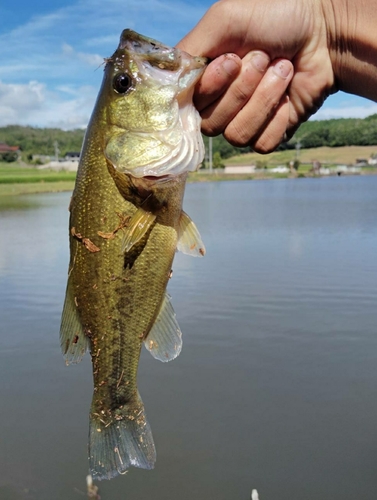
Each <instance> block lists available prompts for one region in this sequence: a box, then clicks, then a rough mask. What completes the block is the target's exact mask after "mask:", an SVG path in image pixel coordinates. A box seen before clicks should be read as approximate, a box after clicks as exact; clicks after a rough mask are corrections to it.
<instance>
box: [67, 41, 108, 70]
mask: <svg viewBox="0 0 377 500" xmlns="http://www.w3.org/2000/svg"><path fill="white" fill-rule="evenodd" d="M62 52H63V55H64V56H65V57H67V58H69V59H70V61H72V60H74V59H77V60H79V61H81V62H84V63H85V64H88V65H89V66H94V67H96V68H98V67H99V66H101V65H102V64H103V57H101V56H99V55H98V54H88V53H85V52H76V51H75V49H74V48H73V47H72V46H71V45H69V44H68V43H63V45H62Z"/></svg>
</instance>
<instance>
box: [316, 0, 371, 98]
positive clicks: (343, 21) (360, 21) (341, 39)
mask: <svg viewBox="0 0 377 500" xmlns="http://www.w3.org/2000/svg"><path fill="white" fill-rule="evenodd" d="M323 9H324V15H325V19H326V23H327V26H328V43H329V50H330V57H331V61H332V65H333V70H334V75H335V78H336V87H337V89H339V90H343V91H345V92H349V93H352V94H357V95H360V96H363V97H367V98H369V99H372V100H374V101H377V30H376V26H377V1H376V0H323Z"/></svg>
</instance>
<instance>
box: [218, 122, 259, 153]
mask: <svg viewBox="0 0 377 500" xmlns="http://www.w3.org/2000/svg"><path fill="white" fill-rule="evenodd" d="M224 137H225V139H226V140H227V141H228V142H229V143H230V144H232V146H236V147H239V148H242V147H244V146H247V145H248V144H249V142H250V139H251V137H252V133H251V131H250V130H249V129H248V127H246V126H245V125H244V124H239V123H237V121H234V122H231V123H230V124H229V126H228V127H227V128H226V129H225V131H224Z"/></svg>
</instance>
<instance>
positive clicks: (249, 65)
mask: <svg viewBox="0 0 377 500" xmlns="http://www.w3.org/2000/svg"><path fill="white" fill-rule="evenodd" d="M269 62H270V60H269V57H268V56H267V54H265V53H264V52H261V51H252V52H249V54H247V55H246V56H245V57H244V58H243V59H242V68H241V71H240V73H239V74H238V76H237V77H236V79H235V80H234V81H233V82H232V84H231V85H230V86H229V87H228V89H227V90H226V91H225V93H224V94H223V95H222V96H220V98H219V99H218V100H217V101H215V102H214V103H213V104H211V105H210V106H208V107H207V108H205V109H203V110H202V112H201V115H202V130H203V132H204V133H205V134H207V135H218V134H220V133H221V132H223V131H224V129H225V128H226V127H227V126H228V124H229V123H230V122H231V121H232V120H233V119H234V118H235V116H236V115H237V113H239V112H240V110H241V109H242V108H243V107H244V106H245V104H247V102H248V101H249V99H250V97H251V96H252V95H253V92H254V91H255V89H256V88H257V87H258V85H259V83H260V81H261V80H262V78H263V75H264V72H265V70H266V68H267V66H268V64H269Z"/></svg>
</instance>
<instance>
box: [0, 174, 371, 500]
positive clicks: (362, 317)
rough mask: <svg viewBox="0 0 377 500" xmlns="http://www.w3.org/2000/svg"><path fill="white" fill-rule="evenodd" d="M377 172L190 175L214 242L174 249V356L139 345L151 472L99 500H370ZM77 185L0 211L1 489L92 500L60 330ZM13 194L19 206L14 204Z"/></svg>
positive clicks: (79, 411)
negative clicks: (199, 248) (210, 179)
mask: <svg viewBox="0 0 377 500" xmlns="http://www.w3.org/2000/svg"><path fill="white" fill-rule="evenodd" d="M376 192H377V177H352V178H331V179H318V180H313V179H297V180H277V181H258V182H255V181H251V182H226V183H210V184H195V185H189V186H188V188H187V192H186V198H185V209H186V211H187V212H188V213H189V214H190V216H191V217H192V218H193V219H194V220H195V221H196V223H197V225H198V227H199V228H200V231H201V234H202V237H203V240H204V241H205V243H206V247H207V255H206V257H205V258H204V259H193V258H190V257H187V256H184V255H180V254H178V255H177V257H176V261H175V265H174V275H173V278H172V280H171V282H170V285H169V287H170V294H171V295H172V296H173V304H174V307H175V310H176V312H177V317H178V319H179V322H180V325H181V328H182V331H183V332H184V349H183V351H182V354H181V356H180V357H179V358H178V359H177V360H175V361H174V362H172V363H170V364H167V365H165V364H162V363H159V362H157V361H156V360H154V359H152V357H151V356H150V355H149V354H148V353H146V352H145V353H143V356H142V360H141V367H140V377H139V378H140V392H141V394H142V396H143V399H144V402H145V405H146V411H147V415H148V417H149V421H150V423H151V426H152V430H153V434H154V438H155V441H156V447H157V464H156V468H155V470H154V471H143V470H137V469H132V470H131V471H130V472H128V474H127V475H126V476H123V477H119V478H116V479H114V480H112V481H103V482H101V483H99V486H100V493H101V497H102V500H126V499H127V500H132V499H137V500H138V499H143V498H153V499H154V500H160V499H161V500H173V499H174V500H176V499H177V498H179V499H180V500H189V499H190V500H191V499H193V498H195V499H219V500H225V499H232V500H236V499H247V498H249V497H250V491H251V489H252V488H257V489H258V490H259V493H260V496H261V499H262V500H274V499H276V500H277V499H279V500H288V499H289V500H302V499H305V500H314V499H315V500H318V499H319V498H321V499H331V500H340V499H342V500H348V499H349V500H351V499H354V498H362V499H363V500H374V499H375V498H376V488H377V474H376V468H377V466H376V463H377V398H376V390H377V363H376V361H377V335H376V325H377V308H376V298H377V282H376V271H377V259H376V250H377V224H376V213H377V196H376ZM68 202H69V194H68V193H63V194H54V195H34V196H28V197H22V198H18V199H13V200H12V202H10V201H9V200H8V202H7V204H6V205H5V204H3V205H2V209H1V211H0V235H1V240H0V241H1V242H0V319H1V322H0V401H1V410H0V499H1V500H25V499H26V500H50V499H55V500H75V499H77V500H79V499H80V498H85V496H84V491H85V476H86V474H87V455H86V446H87V432H88V409H89V404H90V399H91V367H90V362H89V358H88V356H87V357H86V358H85V359H84V360H83V362H82V363H81V364H80V365H77V366H71V367H65V365H64V363H63V360H62V357H61V355H60V352H59V342H58V330H59V321H60V311H61V307H62V302H63V298H64V291H65V282H66V273H67V262H68V249H67V246H68V237H67V217H68V212H67V206H68ZM20 203H21V206H20Z"/></svg>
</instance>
